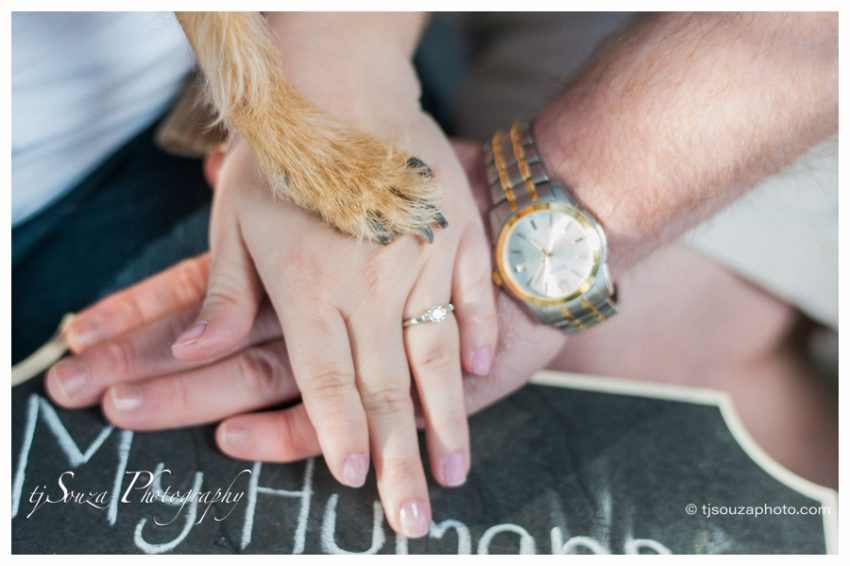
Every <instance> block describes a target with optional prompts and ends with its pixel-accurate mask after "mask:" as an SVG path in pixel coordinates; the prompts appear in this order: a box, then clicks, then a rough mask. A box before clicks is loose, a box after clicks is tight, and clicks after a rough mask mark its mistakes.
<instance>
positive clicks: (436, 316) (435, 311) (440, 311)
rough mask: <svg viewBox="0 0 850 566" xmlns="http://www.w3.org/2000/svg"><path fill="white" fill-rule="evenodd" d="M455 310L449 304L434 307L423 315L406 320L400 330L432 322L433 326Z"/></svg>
mask: <svg viewBox="0 0 850 566" xmlns="http://www.w3.org/2000/svg"><path fill="white" fill-rule="evenodd" d="M454 310H455V306H454V305H453V304H451V303H448V304H445V305H435V306H433V307H431V308H430V309H428V310H427V311H425V314H421V315H419V316H416V317H413V318H408V319H407V320H405V321H404V322H403V323H402V325H401V326H402V328H407V327H408V326H416V325H417V324H424V323H426V322H432V323H434V324H437V323H440V322H443V321H444V320H446V318H448V316H449V313H450V312H452V311H454Z"/></svg>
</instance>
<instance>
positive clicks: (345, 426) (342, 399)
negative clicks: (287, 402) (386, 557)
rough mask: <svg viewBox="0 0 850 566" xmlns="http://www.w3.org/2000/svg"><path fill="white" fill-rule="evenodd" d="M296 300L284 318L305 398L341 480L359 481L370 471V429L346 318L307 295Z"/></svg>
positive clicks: (329, 462)
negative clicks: (317, 305)
mask: <svg viewBox="0 0 850 566" xmlns="http://www.w3.org/2000/svg"><path fill="white" fill-rule="evenodd" d="M292 304H293V307H292V308H290V309H289V310H288V311H287V312H285V313H283V314H282V315H281V322H282V327H283V335H284V338H285V340H286V345H287V351H289V356H290V358H289V359H290V363H291V365H292V372H293V374H294V376H295V381H296V383H297V384H298V388H299V389H300V390H301V398H302V400H303V401H304V405H305V408H306V410H307V412H308V414H309V415H310V420H311V421H312V422H313V424H314V426H315V427H316V433H317V435H318V439H319V442H320V444H321V447H322V453H323V454H324V455H325V461H326V462H327V465H328V469H330V471H331V473H332V474H333V475H334V477H335V478H336V479H337V480H338V481H339V482H340V483H343V484H345V485H348V486H350V487H360V486H362V485H363V484H364V483H365V482H366V474H367V473H368V471H369V434H368V429H367V427H366V414H365V413H364V411H363V406H362V404H361V403H360V397H359V395H358V393H357V389H356V387H355V377H354V365H353V363H352V360H351V348H350V346H349V343H348V332H347V330H346V327H345V321H344V320H343V319H342V315H340V313H339V312H337V311H335V310H332V309H330V308H326V310H320V309H319V308H315V309H306V308H304V305H306V304H308V302H307V301H292Z"/></svg>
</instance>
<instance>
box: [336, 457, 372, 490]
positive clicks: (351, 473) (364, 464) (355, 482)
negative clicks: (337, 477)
mask: <svg viewBox="0 0 850 566" xmlns="http://www.w3.org/2000/svg"><path fill="white" fill-rule="evenodd" d="M368 473H369V459H368V458H366V455H365V454H349V455H348V456H346V457H345V460H343V463H342V479H343V480H344V481H345V484H346V485H348V486H350V487H361V486H362V485H363V484H364V483H366V474H368Z"/></svg>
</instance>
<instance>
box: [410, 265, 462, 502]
mask: <svg viewBox="0 0 850 566" xmlns="http://www.w3.org/2000/svg"><path fill="white" fill-rule="evenodd" d="M433 265H434V264H433V263H429V264H428V265H427V266H426V267H425V270H424V271H423V273H422V275H421V276H420V278H419V280H418V281H417V283H416V286H415V287H414V289H413V292H412V293H411V294H410V298H409V300H408V306H407V308H406V315H407V316H406V318H410V317H414V316H419V315H421V314H423V313H424V312H426V311H428V310H429V309H431V308H432V307H435V306H438V305H445V304H446V302H447V300H446V299H447V297H448V295H449V281H450V278H451V276H450V274H449V273H440V274H439V275H438V276H437V277H435V276H434V274H433V271H432V266H433ZM441 281H444V282H445V283H443V284H441ZM432 312H433V311H432ZM441 312H442V313H444V314H443V316H444V318H443V320H442V321H441V322H435V323H423V324H418V325H415V326H409V327H408V328H406V329H405V330H404V341H405V348H406V351H407V358H408V360H409V361H410V368H411V370H412V371H413V377H414V381H415V383H416V391H417V392H418V394H419V399H420V405H421V407H422V415H423V417H424V420H425V437H426V440H427V444H428V454H429V460H430V462H431V472H432V473H433V475H434V477H435V478H436V479H437V481H438V482H439V483H440V484H442V485H444V486H447V487H457V486H459V485H462V484H463V483H464V482H465V481H466V475H467V473H468V470H469V462H470V458H469V430H468V426H467V419H466V411H465V409H464V403H463V376H462V372H461V366H460V344H459V337H458V328H457V323H456V322H455V318H454V316H453V315H452V313H451V312H448V311H447V310H443V311H441Z"/></svg>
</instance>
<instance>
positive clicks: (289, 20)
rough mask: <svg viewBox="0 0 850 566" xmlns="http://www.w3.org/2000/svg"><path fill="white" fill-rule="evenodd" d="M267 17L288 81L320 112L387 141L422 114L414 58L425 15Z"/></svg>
mask: <svg viewBox="0 0 850 566" xmlns="http://www.w3.org/2000/svg"><path fill="white" fill-rule="evenodd" d="M390 16H395V17H390ZM267 17H268V20H269V23H270V26H271V27H272V29H273V31H274V34H275V43H276V44H277V47H278V50H279V52H280V57H281V65H282V68H283V75H284V77H285V78H286V80H287V81H288V82H290V84H292V85H293V86H294V87H295V88H296V90H297V91H298V92H299V94H301V95H302V96H303V97H304V98H305V99H306V100H308V101H310V102H311V103H313V104H315V105H316V106H317V107H319V108H320V109H322V110H324V111H325V112H327V113H329V114H331V115H332V116H334V117H336V118H338V119H340V120H341V121H343V122H345V123H347V124H349V125H351V126H354V127H357V128H359V129H361V130H364V131H367V132H369V133H373V134H376V135H379V136H381V137H385V138H386V137H392V136H395V135H397V134H398V133H400V132H397V131H396V130H398V128H399V124H400V123H403V122H404V121H405V120H409V117H410V116H411V114H415V113H418V112H419V111H420V110H421V107H420V104H419V99H420V96H421V88H420V84H419V79H418V77H417V75H416V70H415V68H414V66H413V60H412V58H413V50H414V48H415V44H416V40H417V39H418V36H419V27H421V21H422V16H421V15H417V14H411V15H403V16H402V15H389V14H377V15H369V14H289V13H287V14H269V15H268V16H267ZM317 35H319V36H321V38H322V41H320V42H317V41H316V36H317Z"/></svg>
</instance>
